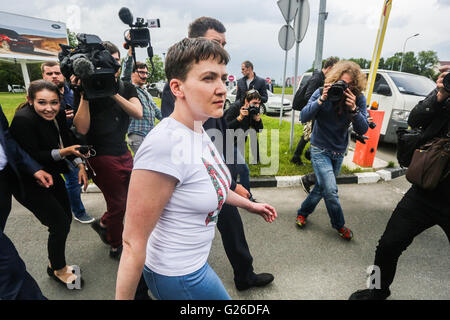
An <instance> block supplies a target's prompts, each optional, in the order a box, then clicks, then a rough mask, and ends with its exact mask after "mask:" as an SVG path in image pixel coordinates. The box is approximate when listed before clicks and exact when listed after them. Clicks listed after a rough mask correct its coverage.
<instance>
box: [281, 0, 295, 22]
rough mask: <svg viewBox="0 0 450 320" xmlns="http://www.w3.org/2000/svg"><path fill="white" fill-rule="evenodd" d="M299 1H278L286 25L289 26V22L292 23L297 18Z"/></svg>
mask: <svg viewBox="0 0 450 320" xmlns="http://www.w3.org/2000/svg"><path fill="white" fill-rule="evenodd" d="M297 1H298V0H278V1H277V4H278V7H279V8H280V10H281V14H282V15H283V17H284V20H286V23H287V24H289V22H291V21H292V19H294V17H295V13H296V12H297V7H298V5H297Z"/></svg>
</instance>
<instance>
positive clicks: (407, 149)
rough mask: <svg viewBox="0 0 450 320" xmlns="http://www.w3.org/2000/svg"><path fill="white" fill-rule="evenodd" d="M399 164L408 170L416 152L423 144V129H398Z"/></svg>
mask: <svg viewBox="0 0 450 320" xmlns="http://www.w3.org/2000/svg"><path fill="white" fill-rule="evenodd" d="M396 133H397V160H398V164H399V165H400V166H401V167H403V168H407V167H408V166H409V164H410V163H411V159H412V157H413V154H414V150H416V149H417V148H419V147H420V145H422V144H423V138H424V133H423V131H422V130H421V129H407V128H398V129H397V131H396Z"/></svg>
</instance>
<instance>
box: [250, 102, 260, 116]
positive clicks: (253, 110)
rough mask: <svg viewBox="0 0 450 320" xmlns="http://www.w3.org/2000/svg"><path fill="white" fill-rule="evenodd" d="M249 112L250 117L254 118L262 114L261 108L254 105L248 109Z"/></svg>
mask: <svg viewBox="0 0 450 320" xmlns="http://www.w3.org/2000/svg"><path fill="white" fill-rule="evenodd" d="M247 110H248V115H249V116H250V117H252V116H254V115H257V114H259V113H260V112H261V109H260V107H259V106H257V105H254V104H251V105H250V106H249V107H248V109H247Z"/></svg>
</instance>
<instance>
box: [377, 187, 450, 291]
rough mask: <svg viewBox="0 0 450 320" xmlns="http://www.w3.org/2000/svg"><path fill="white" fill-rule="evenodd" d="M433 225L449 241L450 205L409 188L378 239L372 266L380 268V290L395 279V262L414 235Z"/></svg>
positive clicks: (446, 201)
mask: <svg viewBox="0 0 450 320" xmlns="http://www.w3.org/2000/svg"><path fill="white" fill-rule="evenodd" d="M435 225H438V226H440V227H441V228H442V229H443V230H444V232H445V234H446V235H447V238H448V240H449V242H450V206H449V204H448V200H445V199H443V200H442V202H441V203H436V201H430V199H428V198H425V197H424V196H423V193H422V192H420V190H417V189H415V188H414V187H412V188H411V189H409V191H408V192H407V193H406V194H405V196H404V197H403V198H402V199H401V200H400V202H399V203H398V205H397V207H396V208H395V210H394V212H393V214H392V216H391V218H390V220H389V222H388V224H387V226H386V230H385V231H384V234H383V236H382V237H381V239H380V240H379V243H378V246H377V250H376V254H375V262H374V265H376V266H378V267H379V268H380V272H381V279H380V280H381V289H384V290H385V289H389V286H390V285H391V284H392V282H393V281H394V277H395V272H396V269H397V262H398V259H399V257H400V255H401V254H402V252H403V251H404V250H406V248H407V247H408V246H409V245H410V244H411V243H412V241H413V240H414V238H415V237H416V236H417V235H419V234H420V233H422V232H423V231H425V230H426V229H428V228H431V227H433V226H435Z"/></svg>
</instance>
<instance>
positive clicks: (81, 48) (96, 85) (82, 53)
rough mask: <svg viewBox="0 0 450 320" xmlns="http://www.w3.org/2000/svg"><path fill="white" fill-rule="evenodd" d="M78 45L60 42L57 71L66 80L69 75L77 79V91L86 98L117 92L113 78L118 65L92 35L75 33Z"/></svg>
mask: <svg viewBox="0 0 450 320" xmlns="http://www.w3.org/2000/svg"><path fill="white" fill-rule="evenodd" d="M77 39H78V43H79V44H78V46H77V47H72V46H68V45H64V44H60V45H59V46H60V47H61V49H62V50H61V52H60V53H59V55H58V58H59V62H60V67H61V73H62V74H63V75H64V77H65V78H66V79H67V80H69V79H70V77H71V76H72V75H75V76H77V77H78V78H79V79H80V80H81V88H80V89H81V90H82V91H83V92H84V96H85V98H86V99H87V100H89V99H96V98H104V97H109V96H112V95H114V94H116V93H117V92H118V84H117V81H116V79H115V77H114V75H115V74H116V72H117V71H118V70H119V68H120V64H119V63H118V62H117V61H116V60H115V59H114V58H113V56H112V55H111V54H110V53H109V51H108V50H106V49H105V47H104V46H103V45H102V40H101V39H100V38H99V37H98V36H96V35H93V34H85V33H79V34H77Z"/></svg>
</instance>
